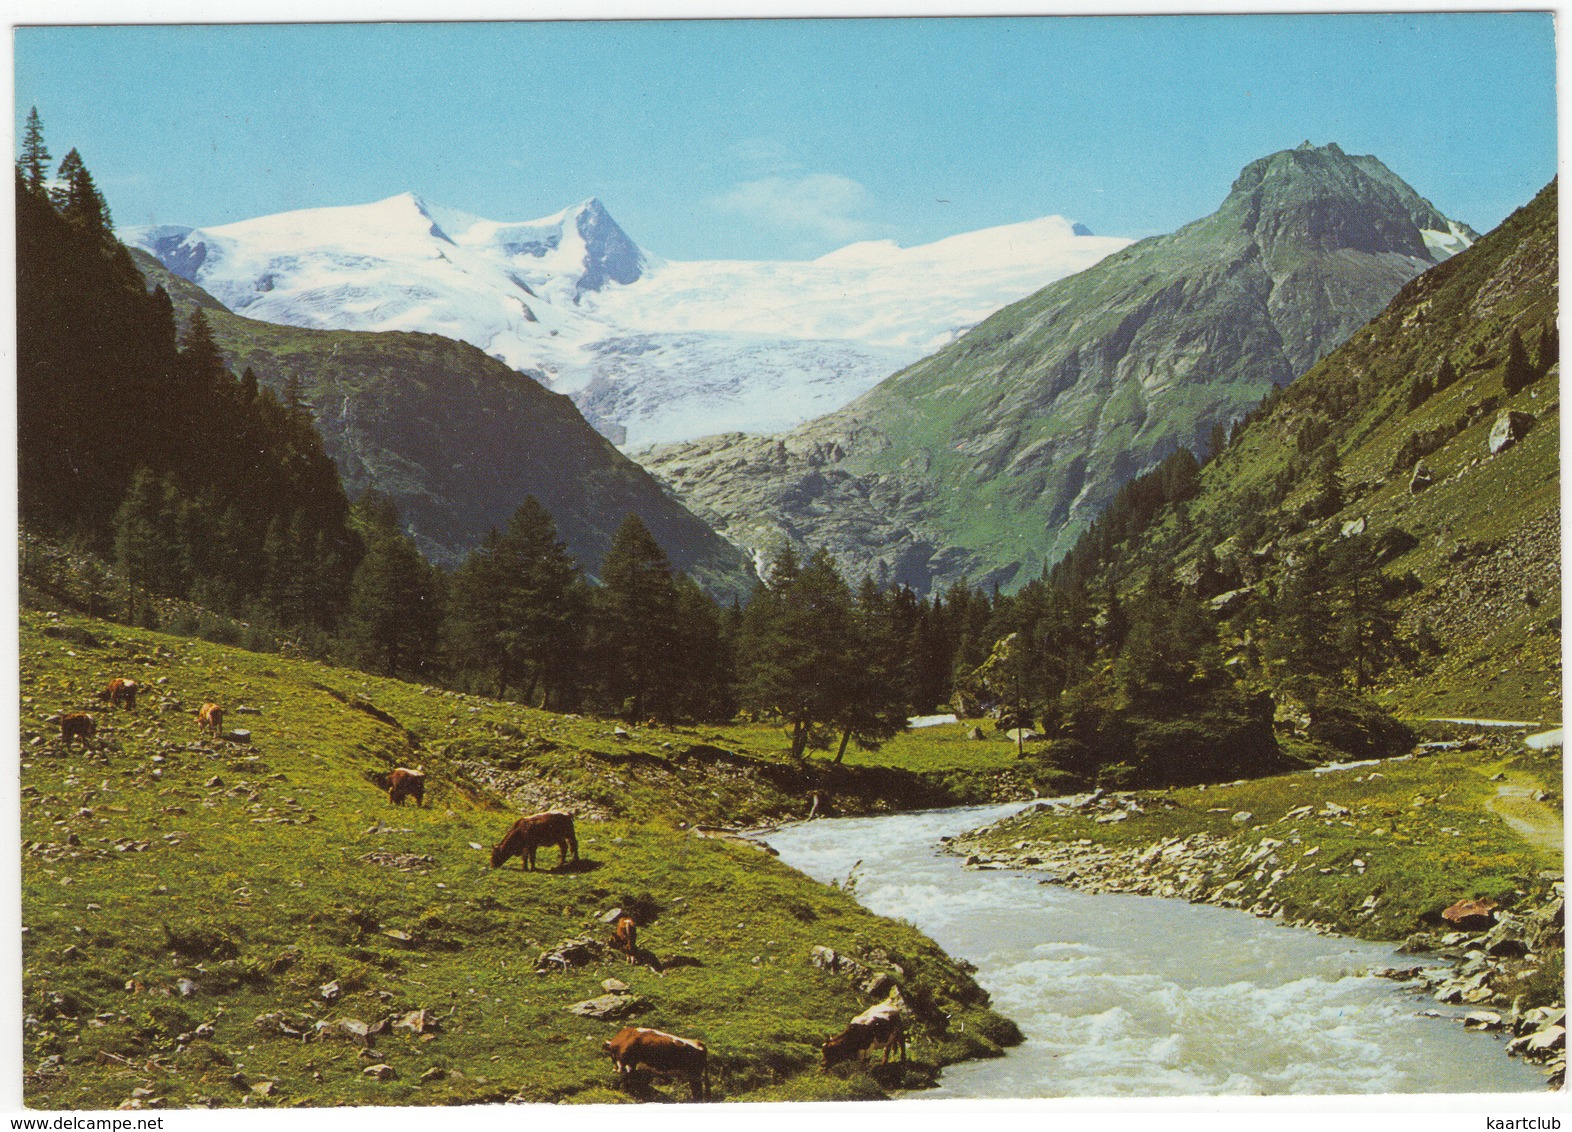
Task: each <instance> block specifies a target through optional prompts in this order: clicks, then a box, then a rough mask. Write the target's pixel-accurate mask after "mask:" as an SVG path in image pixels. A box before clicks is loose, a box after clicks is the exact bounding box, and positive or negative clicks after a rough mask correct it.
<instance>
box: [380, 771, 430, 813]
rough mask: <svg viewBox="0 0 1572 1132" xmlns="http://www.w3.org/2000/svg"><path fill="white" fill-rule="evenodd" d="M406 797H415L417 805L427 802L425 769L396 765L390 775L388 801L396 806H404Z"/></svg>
mask: <svg viewBox="0 0 1572 1132" xmlns="http://www.w3.org/2000/svg"><path fill="white" fill-rule="evenodd" d="M405 798H413V799H415V805H417V806H424V805H425V804H426V772H425V771H423V770H410V769H409V768H408V767H404V766H400V767H394V768H393V773H392V774H390V775H388V801H389V802H392V803H393V804H394V805H395V806H402V805H403V804H404V799H405Z"/></svg>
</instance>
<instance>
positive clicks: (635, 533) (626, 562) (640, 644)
mask: <svg viewBox="0 0 1572 1132" xmlns="http://www.w3.org/2000/svg"><path fill="white" fill-rule="evenodd" d="M600 576H601V582H602V590H601V592H600V593H599V594H597V599H598V605H599V616H598V618H597V621H598V622H599V626H600V634H599V635H600V650H601V653H602V658H601V659H602V661H603V663H604V665H605V679H606V690H607V694H608V695H609V697H610V700H611V703H612V706H613V708H614V710H618V711H620V712H621V713H623V714H625V715H626V716H627V718H629V719H642V718H644V717H645V716H646V715H648V714H651V713H653V714H655V715H657V716H659V717H661V718H667V719H669V718H671V717H672V715H673V714H674V705H673V704H672V703H671V699H670V692H671V690H672V687H673V685H674V682H675V672H674V668H673V664H674V661H675V654H676V651H677V648H676V646H677V587H676V584H675V582H674V581H673V579H672V574H671V565H670V563H669V562H668V561H667V558H666V552H665V551H663V550H662V549H661V548H660V544H659V543H658V542H656V541H655V536H654V535H652V534H650V530H649V528H648V527H646V526H645V525H644V523H643V521H642V520H641V519H640V518H639V517H638V516H637V515H634V514H629V515H628V517H627V518H626V519H624V520H623V522H622V525H621V526H619V527H618V528H617V532H616V534H615V535H614V536H613V537H612V540H611V548H610V549H609V550H608V551H607V552H606V559H605V561H604V562H602V563H601V568H600Z"/></svg>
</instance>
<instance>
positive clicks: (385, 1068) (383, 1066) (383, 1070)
mask: <svg viewBox="0 0 1572 1132" xmlns="http://www.w3.org/2000/svg"><path fill="white" fill-rule="evenodd" d="M360 1075H361V1076H362V1077H372V1078H375V1079H376V1080H378V1081H391V1080H392V1079H393V1078H394V1077H397V1076H398V1074H397V1073H396V1072H395V1071H394V1069H393V1067H392V1066H391V1065H389V1064H387V1063H386V1062H378V1063H377V1064H376V1065H368V1066H366V1067H365V1068H364V1069H362V1070H361V1071H360Z"/></svg>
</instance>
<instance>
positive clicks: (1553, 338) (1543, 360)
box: [1534, 316, 1561, 376]
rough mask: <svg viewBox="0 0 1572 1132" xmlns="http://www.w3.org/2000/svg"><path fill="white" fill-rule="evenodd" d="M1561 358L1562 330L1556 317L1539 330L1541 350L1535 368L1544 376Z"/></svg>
mask: <svg viewBox="0 0 1572 1132" xmlns="http://www.w3.org/2000/svg"><path fill="white" fill-rule="evenodd" d="M1560 360H1561V331H1560V329H1559V328H1558V327H1557V326H1556V320H1555V317H1554V316H1552V317H1551V319H1550V321H1549V322H1547V323H1545V325H1544V327H1543V328H1542V329H1541V330H1540V331H1539V350H1538V354H1537V357H1536V358H1535V361H1534V369H1535V370H1536V371H1537V372H1538V373H1539V374H1540V375H1541V376H1543V375H1544V374H1546V373H1548V372H1549V371H1550V367H1551V366H1553V365H1555V364H1556V363H1557V362H1559V361H1560Z"/></svg>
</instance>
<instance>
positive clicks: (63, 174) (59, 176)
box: [49, 147, 83, 216]
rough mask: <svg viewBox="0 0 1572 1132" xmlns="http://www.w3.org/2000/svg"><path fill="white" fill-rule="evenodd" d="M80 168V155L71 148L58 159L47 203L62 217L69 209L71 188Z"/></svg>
mask: <svg viewBox="0 0 1572 1132" xmlns="http://www.w3.org/2000/svg"><path fill="white" fill-rule="evenodd" d="M82 167H83V166H82V155H81V154H80V153H78V152H77V151H76V149H75V147H73V148H72V149H71V151H70V152H69V153H67V154H66V155H65V156H64V157H62V158H61V159H60V166H59V168H57V169H56V170H55V179H54V183H53V184H51V185H50V186H49V203H50V204H52V205H54V206H55V211H56V212H58V213H60V214H61V215H62V216H64V215H65V213H66V210H67V209H69V208H70V207H71V188H72V186H73V185H74V184H75V183H76V177H77V174H78V173H79V172H81V170H82Z"/></svg>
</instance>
